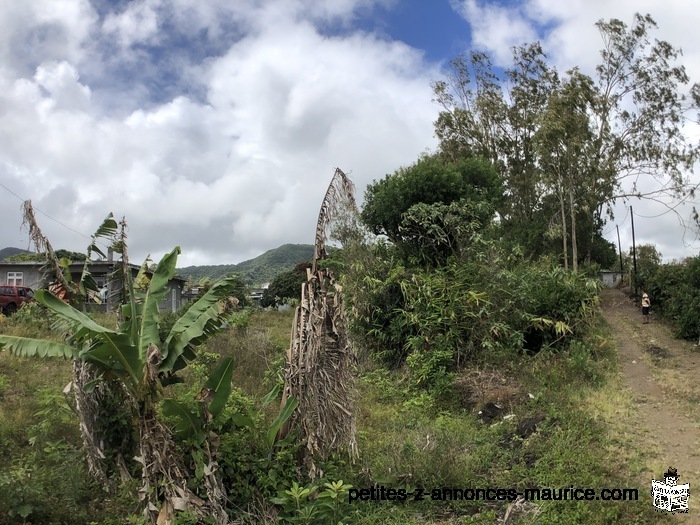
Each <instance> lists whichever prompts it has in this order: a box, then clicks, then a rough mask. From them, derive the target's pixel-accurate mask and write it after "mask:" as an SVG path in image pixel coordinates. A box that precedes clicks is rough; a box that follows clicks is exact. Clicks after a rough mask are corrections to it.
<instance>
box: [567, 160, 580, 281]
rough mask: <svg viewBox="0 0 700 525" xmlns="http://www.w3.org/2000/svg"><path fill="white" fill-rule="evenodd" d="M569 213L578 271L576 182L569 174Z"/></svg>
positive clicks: (573, 261)
mask: <svg viewBox="0 0 700 525" xmlns="http://www.w3.org/2000/svg"><path fill="white" fill-rule="evenodd" d="M569 213H570V214H571V263H572V266H573V269H574V271H575V272H577V271H578V247H577V244H576V208H575V207H574V182H573V180H572V177H571V172H569Z"/></svg>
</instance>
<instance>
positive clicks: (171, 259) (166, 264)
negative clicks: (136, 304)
mask: <svg viewBox="0 0 700 525" xmlns="http://www.w3.org/2000/svg"><path fill="white" fill-rule="evenodd" d="M179 253H180V247H179V246H177V247H175V249H173V251H172V252H170V253H169V254H166V255H165V256H164V257H163V258H162V259H161V260H160V262H159V263H158V266H157V267H156V269H155V271H154V272H153V277H151V283H150V285H149V286H148V289H147V291H146V293H145V294H144V295H143V296H142V299H143V301H142V307H141V312H140V316H139V328H138V342H137V347H138V351H139V358H140V360H141V361H143V362H145V361H146V356H147V354H148V345H149V344H151V343H153V344H155V345H158V346H160V336H159V335H158V315H159V312H158V303H160V302H161V301H162V300H163V299H164V298H165V294H166V293H167V292H168V288H167V286H168V282H169V281H170V279H172V278H173V276H174V275H175V271H176V270H175V266H176V265H177V256H178V254H179ZM132 313H133V312H132Z"/></svg>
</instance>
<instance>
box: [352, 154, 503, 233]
mask: <svg viewBox="0 0 700 525" xmlns="http://www.w3.org/2000/svg"><path fill="white" fill-rule="evenodd" d="M502 198H503V188H502V184H501V180H500V178H499V177H498V174H497V172H496V170H495V169H494V168H493V166H492V165H491V164H490V163H488V162H487V161H484V160H481V159H479V158H463V159H460V160H457V161H446V160H445V159H444V158H443V157H440V156H435V155H433V156H424V157H422V158H420V159H419V160H418V161H417V162H416V163H415V164H413V165H412V166H409V167H408V168H401V169H399V170H397V171H396V172H394V173H393V174H391V175H387V176H386V177H385V178H384V179H382V180H379V181H375V182H373V183H372V184H370V185H369V186H368V187H367V190H366V192H365V204H364V207H363V209H362V213H361V215H360V218H361V220H362V222H363V223H364V224H365V225H366V226H367V227H368V228H369V230H370V231H372V232H373V233H374V234H377V235H386V236H387V237H388V238H389V239H390V240H391V241H392V242H400V241H402V240H405V239H406V237H407V235H409V234H407V233H406V232H405V231H402V230H401V223H402V221H403V219H404V214H405V213H406V212H407V211H408V210H409V209H410V208H411V207H412V206H413V205H415V204H436V203H441V204H451V203H453V202H457V201H460V200H467V201H472V202H481V201H486V202H490V203H496V202H500V200H501V199H502Z"/></svg>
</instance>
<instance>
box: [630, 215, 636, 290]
mask: <svg viewBox="0 0 700 525" xmlns="http://www.w3.org/2000/svg"><path fill="white" fill-rule="evenodd" d="M630 217H631V218H632V260H633V261H634V295H635V297H636V296H637V245H636V244H635V242H634V212H632V206H630Z"/></svg>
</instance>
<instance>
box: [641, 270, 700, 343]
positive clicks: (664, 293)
mask: <svg viewBox="0 0 700 525" xmlns="http://www.w3.org/2000/svg"><path fill="white" fill-rule="evenodd" d="M638 263H639V261H638ZM639 286H640V288H641V289H642V290H644V291H646V292H647V293H648V294H649V297H650V298H651V304H652V310H653V311H658V312H659V313H661V314H663V316H664V317H665V318H667V319H669V320H670V321H671V322H672V323H673V325H674V327H675V329H676V334H677V336H678V337H683V338H687V339H698V338H700V293H699V291H700V257H692V258H689V259H686V260H685V261H684V262H683V263H681V264H665V265H656V266H654V265H650V266H649V267H647V266H644V271H640V272H639Z"/></svg>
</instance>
